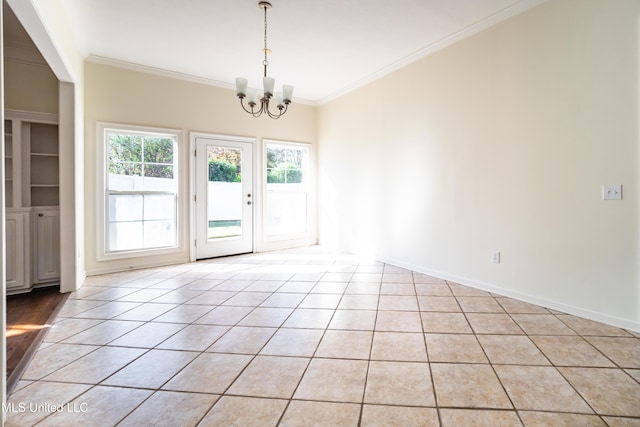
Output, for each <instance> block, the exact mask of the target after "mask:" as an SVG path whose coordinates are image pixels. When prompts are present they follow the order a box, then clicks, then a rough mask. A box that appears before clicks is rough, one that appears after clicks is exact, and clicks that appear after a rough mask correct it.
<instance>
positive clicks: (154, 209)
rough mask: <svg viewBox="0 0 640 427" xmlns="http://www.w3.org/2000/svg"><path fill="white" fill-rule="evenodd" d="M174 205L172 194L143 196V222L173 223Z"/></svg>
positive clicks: (174, 216)
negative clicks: (160, 220)
mask: <svg viewBox="0 0 640 427" xmlns="http://www.w3.org/2000/svg"><path fill="white" fill-rule="evenodd" d="M175 207H176V203H175V197H174V196H173V194H168V195H164V194H162V195H157V196H156V195H149V194H147V195H145V196H144V220H145V221H150V220H159V219H163V220H169V221H171V222H173V221H175V218H176V209H175Z"/></svg>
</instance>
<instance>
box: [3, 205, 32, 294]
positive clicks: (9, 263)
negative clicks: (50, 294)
mask: <svg viewBox="0 0 640 427" xmlns="http://www.w3.org/2000/svg"><path fill="white" fill-rule="evenodd" d="M5 221H6V232H5V239H6V245H7V250H6V254H7V255H6V266H5V267H6V270H7V292H11V291H20V290H27V289H29V288H30V287H31V276H30V274H29V273H30V271H31V269H30V265H31V264H30V258H31V257H30V256H29V251H30V245H29V241H30V239H29V235H30V227H29V212H28V210H18V209H16V210H14V211H13V212H7V214H6V220H5Z"/></svg>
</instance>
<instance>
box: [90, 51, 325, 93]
mask: <svg viewBox="0 0 640 427" xmlns="http://www.w3.org/2000/svg"><path fill="white" fill-rule="evenodd" d="M85 60H86V61H87V62H91V63H94V64H100V65H107V66H109V67H115V68H121V69H124V70H129V71H137V72H139V73H145V74H152V75H156V76H160V77H168V78H171V79H176V80H183V81H187V82H191V83H199V84H203V85H207V86H215V87H219V88H221V89H228V90H233V91H234V92H235V90H236V86H235V85H234V84H231V83H226V82H221V81H219V80H214V79H208V78H205V77H199V76H194V75H193V74H187V73H180V72H178V71H171V70H166V69H164V68H157V67H151V66H148V65H141V64H135V63H133V62H127V61H121V60H118V59H113V58H107V57H104V56H98V55H89V56H88V57H87V58H85ZM293 102H295V103H297V104H303V105H312V106H315V105H317V103H316V102H314V101H310V100H308V99H304V98H295V97H294V98H293Z"/></svg>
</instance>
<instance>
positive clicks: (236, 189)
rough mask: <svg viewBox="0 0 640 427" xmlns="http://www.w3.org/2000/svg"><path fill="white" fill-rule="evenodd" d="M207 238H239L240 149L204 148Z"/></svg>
mask: <svg viewBox="0 0 640 427" xmlns="http://www.w3.org/2000/svg"><path fill="white" fill-rule="evenodd" d="M207 167H208V181H207V227H208V231H207V239H208V240H216V239H230V238H242V199H243V197H242V194H243V191H242V150H241V149H238V148H224V147H216V146H211V145H210V146H208V147H207Z"/></svg>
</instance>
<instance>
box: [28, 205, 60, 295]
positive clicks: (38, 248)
mask: <svg viewBox="0 0 640 427" xmlns="http://www.w3.org/2000/svg"><path fill="white" fill-rule="evenodd" d="M33 220H34V255H35V262H34V270H35V271H34V273H35V278H34V283H41V282H51V281H55V280H58V279H59V278H60V213H59V211H57V210H55V211H53V210H37V211H35V212H34V218H33Z"/></svg>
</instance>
